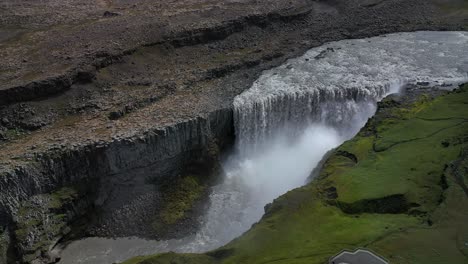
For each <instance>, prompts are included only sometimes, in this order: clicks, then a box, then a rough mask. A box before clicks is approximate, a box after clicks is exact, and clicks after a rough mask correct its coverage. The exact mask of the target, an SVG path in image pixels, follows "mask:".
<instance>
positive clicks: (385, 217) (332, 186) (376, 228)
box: [125, 85, 468, 264]
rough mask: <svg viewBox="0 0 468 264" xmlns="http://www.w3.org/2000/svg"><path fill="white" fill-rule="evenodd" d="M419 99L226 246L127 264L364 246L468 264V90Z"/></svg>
mask: <svg viewBox="0 0 468 264" xmlns="http://www.w3.org/2000/svg"><path fill="white" fill-rule="evenodd" d="M419 94H420V95H419V96H418V97H417V98H410V99H405V98H403V99H401V100H398V102H397V103H395V102H389V101H385V102H384V104H383V107H379V109H378V111H377V113H376V116H374V117H373V118H372V119H371V120H369V122H368V123H367V124H366V126H365V127H364V128H363V129H362V130H361V132H360V133H359V134H358V135H357V136H356V137H354V138H353V139H351V140H350V141H348V142H345V143H344V144H343V145H342V146H340V147H339V148H337V149H336V150H335V151H334V152H333V153H332V154H331V155H330V156H329V157H328V159H327V160H326V161H325V162H324V163H323V167H322V170H321V172H320V174H319V176H318V177H317V178H316V179H315V180H313V181H312V182H311V183H309V184H307V185H306V186H304V187H301V188H298V189H295V190H292V191H290V192H288V193H286V194H285V195H283V196H281V197H279V198H278V199H276V200H275V201H274V202H273V203H272V204H271V205H270V206H268V207H267V210H266V214H265V215H264V216H263V218H262V219H261V221H260V222H259V223H257V224H255V225H254V226H253V227H252V228H251V229H250V230H249V231H247V232H246V233H244V234H243V235H242V236H241V237H239V238H237V239H235V240H233V241H232V242H230V243H229V244H227V245H226V246H224V247H222V248H220V249H218V250H216V251H213V252H208V253H205V254H198V255H197V254H195V255H193V254H189V255H174V254H170V255H165V254H162V255H155V256H148V257H144V258H135V259H132V260H129V261H128V262H125V263H171V258H172V257H175V256H180V257H182V256H184V263H232V264H234V263H236V264H238V263H248V264H255V263H275V264H286V263H287V264H292V263H294V264H300V263H304V264H306V263H307V264H323V263H326V262H327V261H328V259H329V258H330V257H331V256H333V255H335V254H336V253H338V252H340V251H341V250H343V249H348V250H354V249H356V248H360V247H365V248H370V249H371V250H373V251H375V252H377V253H378V254H380V255H382V256H383V257H385V258H387V259H388V260H390V262H391V263H399V264H409V263H425V264H442V263H468V225H467V224H466V223H468V209H467V208H468V188H467V187H466V186H467V183H468V176H467V171H468V166H467V164H468V155H467V154H466V153H467V152H468V142H467V141H468V140H465V139H466V138H468V86H467V85H465V86H464V87H461V88H460V89H459V90H457V91H454V92H450V93H447V94H445V95H443V96H439V97H436V98H435V99H434V98H433V97H434V96H432V95H431V94H429V95H424V94H423V95H421V93H419ZM220 251H221V252H229V254H220V255H218V257H216V258H215V257H213V256H217V254H216V252H220ZM168 256H171V258H170V257H168ZM213 261H214V262H213Z"/></svg>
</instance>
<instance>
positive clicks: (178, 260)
mask: <svg viewBox="0 0 468 264" xmlns="http://www.w3.org/2000/svg"><path fill="white" fill-rule="evenodd" d="M125 263H127V264H134V263H140V264H163V263H171V264H185V263H191V264H212V263H216V262H215V259H214V258H212V257H210V256H207V255H201V254H176V253H172V252H171V253H164V254H160V255H157V257H154V256H152V257H151V256H148V257H136V258H134V259H132V260H129V261H127V262H125Z"/></svg>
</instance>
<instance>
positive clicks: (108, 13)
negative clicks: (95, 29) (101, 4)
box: [102, 11, 120, 17]
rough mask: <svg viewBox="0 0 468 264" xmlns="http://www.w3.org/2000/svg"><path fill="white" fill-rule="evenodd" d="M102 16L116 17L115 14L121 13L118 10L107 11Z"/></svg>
mask: <svg viewBox="0 0 468 264" xmlns="http://www.w3.org/2000/svg"><path fill="white" fill-rule="evenodd" d="M102 16H103V17H115V16H120V14H119V13H116V12H111V11H105V12H104V14H103V15H102Z"/></svg>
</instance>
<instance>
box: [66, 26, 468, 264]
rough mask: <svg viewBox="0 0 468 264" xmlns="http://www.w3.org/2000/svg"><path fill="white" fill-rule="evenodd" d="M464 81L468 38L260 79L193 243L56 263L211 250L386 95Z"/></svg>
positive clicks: (353, 47)
mask: <svg viewBox="0 0 468 264" xmlns="http://www.w3.org/2000/svg"><path fill="white" fill-rule="evenodd" d="M467 80H468V33H467V32H415V33H399V34H391V35H387V36H381V37H375V38H369V39H361V40H345V41H338V42H332V43H329V44H326V45H324V46H321V47H317V48H314V49H311V50H309V51H308V52H307V53H306V54H304V55H303V56H302V57H299V58H296V59H293V60H290V61H288V62H287V63H285V64H284V65H282V66H280V67H277V68H275V69H272V70H269V71H266V72H264V73H263V74H262V76H261V77H260V78H259V79H258V80H257V81H256V82H255V83H254V84H253V86H252V87H251V88H250V89H249V90H247V91H245V92H244V93H243V94H241V95H239V96H238V97H236V98H235V100H234V110H235V128H236V136H237V143H236V144H237V151H236V152H235V153H232V154H231V155H230V156H229V157H228V158H227V159H226V161H225V162H224V169H225V171H226V174H227V176H226V179H225V180H224V182H223V183H222V184H220V185H218V186H215V187H213V190H212V193H211V196H210V201H211V205H210V209H209V210H208V212H207V214H206V215H205V216H204V218H203V219H202V220H201V221H202V228H201V229H200V230H199V232H198V233H197V234H195V235H193V236H190V237H187V238H184V239H179V240H168V241H147V240H142V239H137V238H122V239H115V240H112V239H103V238H87V239H83V240H80V241H75V242H73V243H71V244H70V245H69V246H68V247H67V248H66V249H65V250H64V251H63V252H62V254H61V256H62V261H61V263H113V262H119V261H123V260H125V259H127V258H129V257H131V256H136V255H144V254H154V253H157V252H165V251H176V252H201V251H206V250H210V249H213V248H216V247H218V246H220V245H223V244H225V243H227V242H229V241H230V240H231V239H233V238H235V237H236V236H239V235H240V234H242V232H245V231H246V230H247V229H248V228H249V227H250V226H251V225H252V224H253V223H255V222H256V221H258V220H259V219H260V217H261V215H262V213H263V207H264V206H265V204H267V203H269V202H271V201H272V200H273V199H274V198H276V197H278V196H279V195H281V194H283V193H285V192H286V191H288V190H290V189H293V188H295V187H298V186H301V185H303V184H304V183H305V181H306V179H307V178H308V176H309V175H310V173H311V171H312V170H313V168H314V167H315V166H316V165H317V163H318V162H319V161H320V160H321V158H322V157H323V155H324V154H325V153H326V152H327V151H329V150H330V149H332V148H334V147H336V146H338V145H339V144H341V143H342V142H343V141H344V140H346V139H348V138H350V137H352V136H353V135H354V134H355V133H356V132H357V131H358V130H359V128H360V127H362V126H363V125H364V124H365V122H366V120H367V119H368V118H369V117H370V116H371V115H373V113H374V112H375V108H376V106H375V104H376V102H377V101H378V100H380V99H382V98H383V97H384V96H385V95H386V94H388V93H392V92H397V91H399V90H400V89H401V87H402V86H403V85H405V84H408V83H418V82H419V83H420V84H424V85H425V84H426V83H432V84H439V85H441V86H449V85H453V84H457V83H460V82H464V81H467Z"/></svg>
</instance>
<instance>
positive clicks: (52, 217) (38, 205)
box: [14, 187, 78, 262]
mask: <svg viewBox="0 0 468 264" xmlns="http://www.w3.org/2000/svg"><path fill="white" fill-rule="evenodd" d="M77 198H78V194H77V192H76V191H75V190H74V189H73V188H69V187H64V188H61V189H59V190H58V191H56V192H53V193H50V194H40V195H36V196H33V197H31V198H30V199H29V200H28V201H25V202H23V203H22V206H21V207H20V208H19V210H18V212H17V215H16V217H15V225H16V228H15V231H14V232H15V233H14V234H15V239H16V242H17V243H18V245H19V247H20V252H21V255H22V260H23V261H25V262H31V261H33V260H35V259H37V258H39V257H41V256H44V255H45V254H47V252H48V250H49V248H50V247H51V246H52V245H54V243H56V241H57V239H58V238H60V237H61V236H62V235H64V234H65V233H67V231H68V230H69V228H68V222H69V221H70V219H68V216H67V212H68V210H69V209H70V207H72V205H73V203H74V202H75V200H76V199H77Z"/></svg>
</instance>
